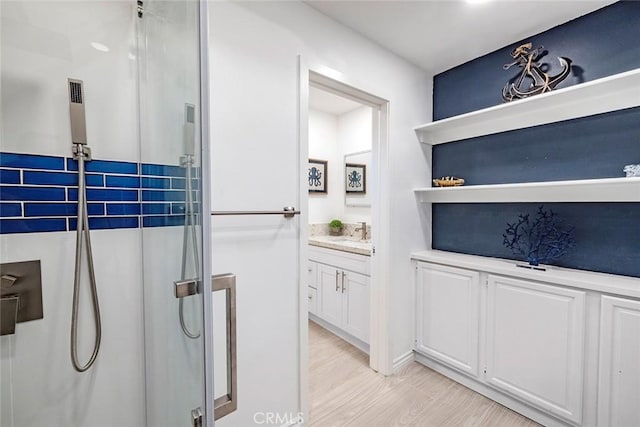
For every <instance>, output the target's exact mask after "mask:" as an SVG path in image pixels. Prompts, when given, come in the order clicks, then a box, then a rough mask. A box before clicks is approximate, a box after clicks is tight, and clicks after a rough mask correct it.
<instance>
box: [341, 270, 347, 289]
mask: <svg viewBox="0 0 640 427" xmlns="http://www.w3.org/2000/svg"><path fill="white" fill-rule="evenodd" d="M346 275H347V273H345V272H344V271H343V272H342V293H343V294H344V278H345V276H346Z"/></svg>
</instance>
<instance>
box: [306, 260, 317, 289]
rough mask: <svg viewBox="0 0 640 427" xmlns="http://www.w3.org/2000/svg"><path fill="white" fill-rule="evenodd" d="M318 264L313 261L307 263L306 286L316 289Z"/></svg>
mask: <svg viewBox="0 0 640 427" xmlns="http://www.w3.org/2000/svg"><path fill="white" fill-rule="evenodd" d="M317 273H318V264H316V263H315V262H313V261H309V262H307V286H309V287H311V288H313V289H317V288H318V276H317Z"/></svg>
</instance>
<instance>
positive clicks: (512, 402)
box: [415, 352, 572, 427]
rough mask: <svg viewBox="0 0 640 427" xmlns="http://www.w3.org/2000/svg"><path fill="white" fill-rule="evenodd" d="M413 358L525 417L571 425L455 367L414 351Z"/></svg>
mask: <svg viewBox="0 0 640 427" xmlns="http://www.w3.org/2000/svg"><path fill="white" fill-rule="evenodd" d="M415 360H416V362H418V363H420V364H422V365H424V366H426V367H427V368H430V369H433V370H434V371H436V372H438V373H440V374H442V375H444V376H445V377H447V378H450V379H452V380H453V381H455V382H457V383H459V384H462V385H463V386H465V387H467V388H470V389H471V390H473V391H475V392H478V393H480V394H482V395H483V396H486V397H488V398H489V399H491V400H493V401H495V402H498V403H499V404H501V405H502V406H506V407H507V408H509V409H511V410H512V411H515V412H517V413H519V414H521V415H524V416H525V417H527V418H529V419H532V420H533V421H535V422H537V423H540V424H542V425H544V426H546V427H567V426H571V425H572V424H569V423H567V422H566V421H562V420H559V419H558V418H555V417H552V416H550V415H548V414H546V413H545V412H542V411H541V410H539V409H536V408H533V407H531V406H529V405H527V404H525V403H523V402H521V401H520V400H516V399H514V398H512V397H509V396H507V395H505V394H503V393H501V392H499V391H497V390H495V389H493V388H491V387H489V386H487V385H486V384H483V383H481V382H479V381H477V380H474V379H473V378H470V377H468V376H467V375H465V374H462V373H460V372H458V371H456V370H455V369H452V368H450V367H448V366H445V365H443V364H441V363H439V362H436V361H435V360H433V359H431V358H429V357H427V356H425V355H423V354H420V353H418V352H415Z"/></svg>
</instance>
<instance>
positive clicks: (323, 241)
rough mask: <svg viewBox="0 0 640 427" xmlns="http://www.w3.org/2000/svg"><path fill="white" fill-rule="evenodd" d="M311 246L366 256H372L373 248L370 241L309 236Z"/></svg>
mask: <svg viewBox="0 0 640 427" xmlns="http://www.w3.org/2000/svg"><path fill="white" fill-rule="evenodd" d="M309 244H310V245H312V246H320V247H322V248H328V249H335V250H338V251H343V252H350V253H352V254H359V255H366V256H371V248H372V247H373V245H372V244H371V241H370V240H359V239H354V238H352V237H348V236H309Z"/></svg>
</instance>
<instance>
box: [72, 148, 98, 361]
mask: <svg viewBox="0 0 640 427" xmlns="http://www.w3.org/2000/svg"><path fill="white" fill-rule="evenodd" d="M75 149H76V150H77V160H78V224H77V226H76V230H77V231H76V265H75V272H74V278H73V309H72V313H71V363H72V364H73V368H74V369H75V370H76V371H78V372H84V371H86V370H87V369H89V368H90V367H91V365H93V363H94V362H95V361H96V357H97V356H98V352H99V351H100V341H101V339H102V325H101V322H100V304H99V302H98V290H97V288H96V275H95V271H94V267H93V253H92V252H91V236H90V234H89V218H88V216H87V198H86V184H85V168H84V162H85V156H86V151H85V147H84V146H83V145H82V144H76V146H75ZM83 235H84V240H85V243H86V250H87V264H88V267H89V282H90V285H91V300H92V303H93V304H92V305H93V317H94V323H95V326H96V335H95V342H94V346H93V353H92V354H91V357H90V358H89V361H88V362H87V363H86V364H85V365H82V364H81V363H80V362H79V361H78V306H79V303H80V300H79V294H80V270H81V262H82V237H83Z"/></svg>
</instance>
